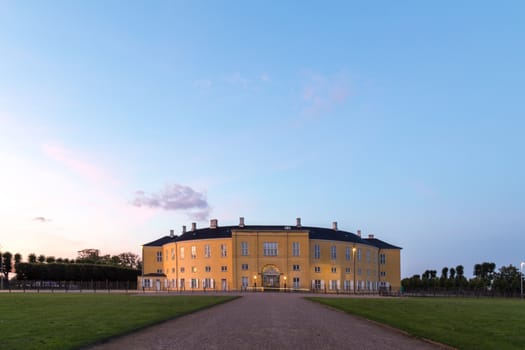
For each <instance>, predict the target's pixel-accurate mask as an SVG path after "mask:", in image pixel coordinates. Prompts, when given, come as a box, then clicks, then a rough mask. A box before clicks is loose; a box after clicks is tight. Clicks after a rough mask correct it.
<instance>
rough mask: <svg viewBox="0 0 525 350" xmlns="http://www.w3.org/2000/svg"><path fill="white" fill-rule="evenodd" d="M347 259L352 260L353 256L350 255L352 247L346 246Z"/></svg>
mask: <svg viewBox="0 0 525 350" xmlns="http://www.w3.org/2000/svg"><path fill="white" fill-rule="evenodd" d="M345 259H346V260H350V259H351V257H350V247H346V248H345Z"/></svg>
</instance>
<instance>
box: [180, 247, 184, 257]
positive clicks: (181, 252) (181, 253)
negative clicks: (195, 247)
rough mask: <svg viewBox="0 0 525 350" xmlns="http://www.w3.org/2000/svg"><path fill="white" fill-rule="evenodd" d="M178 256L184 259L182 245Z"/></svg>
mask: <svg viewBox="0 0 525 350" xmlns="http://www.w3.org/2000/svg"><path fill="white" fill-rule="evenodd" d="M180 258H181V259H184V247H180Z"/></svg>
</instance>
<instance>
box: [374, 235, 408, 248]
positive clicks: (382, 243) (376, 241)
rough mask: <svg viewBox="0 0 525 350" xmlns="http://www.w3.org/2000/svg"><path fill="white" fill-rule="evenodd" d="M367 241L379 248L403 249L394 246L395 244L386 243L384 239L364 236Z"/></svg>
mask: <svg viewBox="0 0 525 350" xmlns="http://www.w3.org/2000/svg"><path fill="white" fill-rule="evenodd" d="M365 240H367V241H368V242H370V243H371V244H372V245H373V246H375V247H377V248H379V249H403V248H401V247H396V246H395V245H392V244H390V243H387V242H385V241H382V240H380V239H377V238H365Z"/></svg>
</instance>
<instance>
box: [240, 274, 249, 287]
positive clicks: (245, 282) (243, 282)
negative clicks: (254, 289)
mask: <svg viewBox="0 0 525 350" xmlns="http://www.w3.org/2000/svg"><path fill="white" fill-rule="evenodd" d="M248 281H249V279H248V277H247V276H242V277H241V286H242V288H243V289H246V288H247V287H248Z"/></svg>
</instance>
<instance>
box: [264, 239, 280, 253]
mask: <svg viewBox="0 0 525 350" xmlns="http://www.w3.org/2000/svg"><path fill="white" fill-rule="evenodd" d="M277 254H278V246H277V243H275V242H264V256H277Z"/></svg>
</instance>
